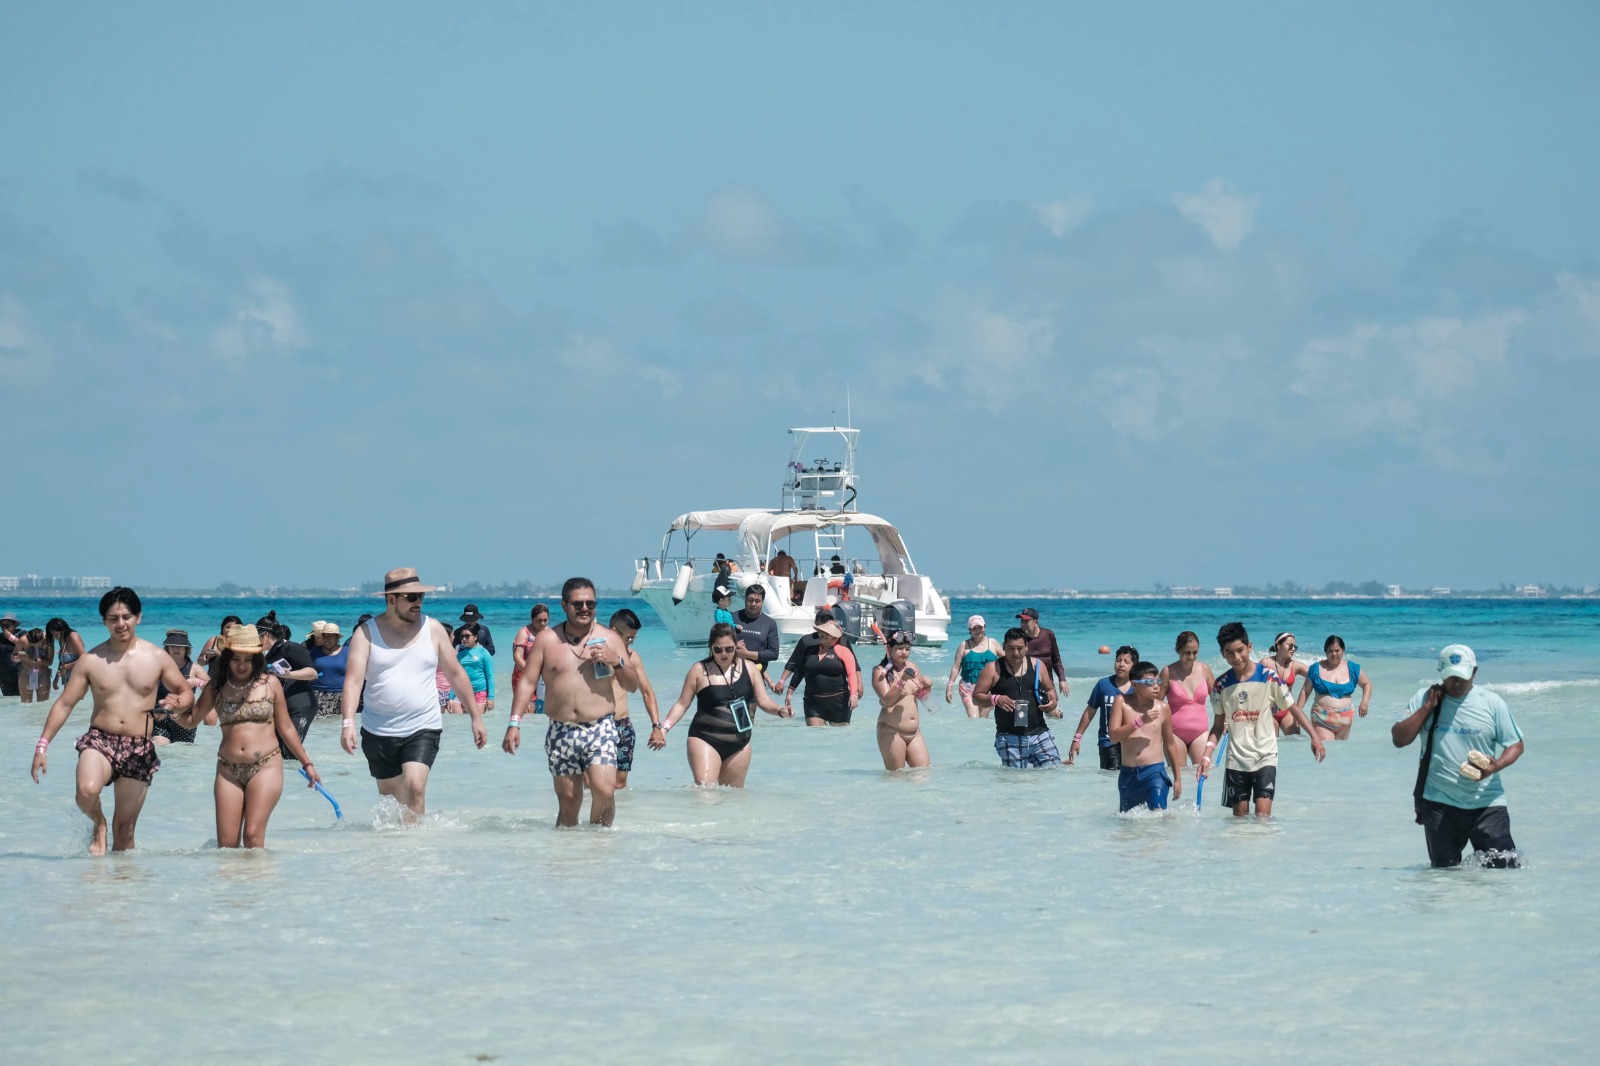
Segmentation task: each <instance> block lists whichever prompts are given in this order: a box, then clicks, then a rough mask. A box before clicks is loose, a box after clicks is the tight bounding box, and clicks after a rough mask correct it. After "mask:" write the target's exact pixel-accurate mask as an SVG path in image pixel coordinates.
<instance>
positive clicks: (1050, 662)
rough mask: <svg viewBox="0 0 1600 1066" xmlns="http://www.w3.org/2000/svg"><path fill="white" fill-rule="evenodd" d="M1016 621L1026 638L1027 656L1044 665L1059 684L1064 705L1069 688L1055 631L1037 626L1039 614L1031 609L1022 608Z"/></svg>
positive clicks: (1065, 668)
mask: <svg viewBox="0 0 1600 1066" xmlns="http://www.w3.org/2000/svg"><path fill="white" fill-rule="evenodd" d="M1017 621H1018V622H1020V623H1021V624H1022V632H1023V634H1024V635H1025V636H1026V637H1027V638H1028V656H1029V657H1030V658H1034V659H1038V660H1039V661H1040V662H1042V663H1044V668H1045V669H1046V670H1048V671H1050V676H1051V677H1053V678H1055V679H1056V681H1057V683H1058V684H1059V687H1060V689H1061V692H1060V700H1061V702H1063V703H1065V702H1066V699H1067V692H1068V690H1069V688H1070V686H1068V684H1067V667H1066V664H1065V663H1064V662H1062V660H1061V647H1060V645H1058V644H1057V643H1056V634H1055V631H1054V630H1050V629H1046V628H1044V626H1041V625H1040V624H1039V612H1038V611H1037V610H1036V609H1035V608H1032V607H1024V608H1023V609H1022V611H1021V612H1020V613H1018V615H1017Z"/></svg>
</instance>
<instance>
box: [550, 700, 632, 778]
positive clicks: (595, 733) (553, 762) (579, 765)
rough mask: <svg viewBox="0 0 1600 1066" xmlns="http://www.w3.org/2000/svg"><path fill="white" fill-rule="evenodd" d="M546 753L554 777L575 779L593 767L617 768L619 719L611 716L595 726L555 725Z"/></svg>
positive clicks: (607, 716)
mask: <svg viewBox="0 0 1600 1066" xmlns="http://www.w3.org/2000/svg"><path fill="white" fill-rule="evenodd" d="M544 753H545V756H546V757H547V758H548V759H549V760H550V776H551V777H572V776H575V775H578V774H581V773H583V772H584V771H585V770H587V769H588V768H589V767H591V766H615V765H617V721H616V718H615V717H614V716H612V715H609V714H608V715H606V716H605V717H604V718H600V719H597V720H596V721H593V722H551V723H550V732H548V733H546V734H545V737H544Z"/></svg>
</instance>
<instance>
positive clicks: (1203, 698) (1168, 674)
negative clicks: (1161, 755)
mask: <svg viewBox="0 0 1600 1066" xmlns="http://www.w3.org/2000/svg"><path fill="white" fill-rule="evenodd" d="M1173 647H1174V650H1175V651H1176V652H1177V653H1178V661H1177V662H1174V663H1169V664H1168V665H1167V666H1166V667H1164V668H1163V669H1162V671H1161V697H1162V698H1163V699H1165V700H1166V701H1167V706H1168V708H1170V710H1171V712H1172V735H1173V736H1175V737H1177V738H1178V743H1179V744H1180V745H1182V746H1183V749H1184V751H1185V752H1186V754H1187V757H1188V763H1189V765H1192V766H1199V765H1200V756H1202V755H1204V754H1205V746H1206V737H1208V736H1210V735H1211V713H1210V711H1209V710H1208V708H1207V702H1208V700H1209V699H1210V697H1211V687H1212V686H1213V685H1215V684H1216V683H1217V679H1216V676H1215V675H1214V674H1212V672H1211V667H1209V666H1207V665H1206V664H1205V663H1203V662H1201V661H1200V635H1199V634H1198V633H1194V632H1192V631H1190V630H1187V629H1185V630H1184V631H1183V632H1182V633H1179V634H1178V639H1177V641H1176V642H1175V643H1174V646H1173Z"/></svg>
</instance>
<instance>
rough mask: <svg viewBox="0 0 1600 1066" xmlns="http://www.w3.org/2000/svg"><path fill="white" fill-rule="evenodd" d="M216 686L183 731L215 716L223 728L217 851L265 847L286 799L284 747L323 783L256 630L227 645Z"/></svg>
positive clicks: (246, 629)
mask: <svg viewBox="0 0 1600 1066" xmlns="http://www.w3.org/2000/svg"><path fill="white" fill-rule="evenodd" d="M217 660H218V661H217V665H216V666H214V667H213V668H212V670H211V680H210V681H209V682H207V684H206V687H205V689H204V690H203V691H202V692H201V693H200V698H199V699H197V700H195V702H194V706H193V707H192V708H190V709H189V711H187V712H186V713H185V714H180V715H174V716H173V717H174V718H175V719H186V720H183V721H180V723H179V724H181V725H183V726H184V727H185V728H189V729H193V728H195V726H196V725H197V724H198V723H199V722H200V721H201V720H202V719H203V718H205V717H206V715H208V714H210V713H211V711H212V710H213V709H214V710H215V711H216V712H217V724H218V725H220V726H221V727H222V746H221V748H220V749H219V750H218V752H217V780H216V786H215V789H214V791H215V794H216V800H217V847H219V848H237V847H239V846H240V844H241V841H242V842H243V846H244V847H247V848H259V847H264V846H265V845H266V841H267V819H269V818H271V817H272V809H273V808H274V807H276V806H277V805H278V797H279V796H281V795H283V748H282V747H281V746H280V745H282V746H287V747H288V749H289V754H290V755H293V756H294V757H295V758H296V759H299V760H300V765H301V766H302V767H304V768H305V771H306V774H307V775H308V776H309V777H310V781H309V782H307V785H306V787H307V788H311V787H314V786H315V785H316V784H317V783H318V782H320V781H321V780H322V778H321V777H319V776H318V775H317V768H316V767H315V766H313V765H312V763H311V759H310V757H309V756H307V755H306V751H305V748H304V747H302V746H301V744H300V734H299V732H298V731H297V730H296V729H295V727H294V722H293V721H292V720H291V719H290V718H289V707H288V705H287V704H286V703H284V699H283V686H282V685H281V684H279V683H278V679H277V678H276V677H273V676H272V675H271V674H269V673H267V669H266V655H265V648H264V647H263V646H262V643H261V635H260V633H259V632H257V630H256V627H255V626H247V625H236V626H234V627H233V628H232V629H230V630H228V633H227V635H226V636H224V637H223V638H222V640H221V643H220V653H219V654H218V656H217Z"/></svg>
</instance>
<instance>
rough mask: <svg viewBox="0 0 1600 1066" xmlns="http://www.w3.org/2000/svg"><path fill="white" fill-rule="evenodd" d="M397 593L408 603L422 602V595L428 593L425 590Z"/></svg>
mask: <svg viewBox="0 0 1600 1066" xmlns="http://www.w3.org/2000/svg"><path fill="white" fill-rule="evenodd" d="M395 595H397V596H399V597H400V598H401V599H402V600H405V601H406V602H407V603H421V602H422V597H424V596H426V595H427V593H425V592H397V593H395Z"/></svg>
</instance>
